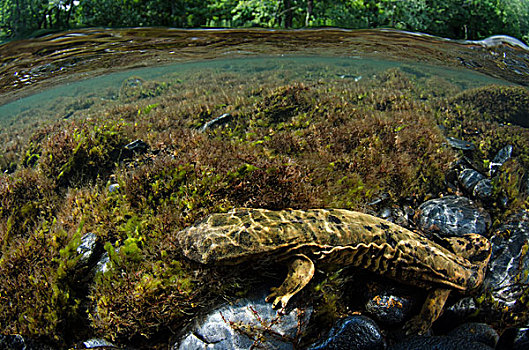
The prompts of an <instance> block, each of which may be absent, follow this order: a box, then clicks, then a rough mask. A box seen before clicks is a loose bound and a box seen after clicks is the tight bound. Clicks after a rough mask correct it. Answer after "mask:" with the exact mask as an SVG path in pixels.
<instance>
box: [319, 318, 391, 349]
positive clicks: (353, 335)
mask: <svg viewBox="0 0 529 350" xmlns="http://www.w3.org/2000/svg"><path fill="white" fill-rule="evenodd" d="M323 349H325V350H342V349H343V350H346V349H347V350H378V349H381V350H382V349H386V341H385V340H384V337H383V336H382V333H381V331H380V328H378V326H377V324H376V323H375V322H374V321H373V320H372V319H370V318H368V317H366V316H361V315H354V316H350V317H347V318H343V319H341V320H338V321H337V322H336V324H335V325H334V327H333V328H332V329H331V330H330V332H329V334H328V335H327V336H326V337H325V339H324V340H322V341H321V342H319V343H317V344H314V345H312V346H311V347H309V350H323Z"/></svg>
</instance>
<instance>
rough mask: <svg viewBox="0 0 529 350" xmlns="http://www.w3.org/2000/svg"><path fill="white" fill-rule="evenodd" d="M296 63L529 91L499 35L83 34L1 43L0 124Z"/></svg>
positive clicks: (527, 66) (521, 56)
mask: <svg viewBox="0 0 529 350" xmlns="http://www.w3.org/2000/svg"><path fill="white" fill-rule="evenodd" d="M296 60H301V61H300V64H302V65H304V66H305V67H306V72H307V74H306V75H305V76H299V75H298V76H297V77H296V79H298V80H300V81H303V80H307V79H313V78H315V77H316V76H315V75H314V74H313V75H312V76H310V74H309V73H310V72H311V71H315V70H318V69H321V64H322V62H323V63H325V67H326V68H325V69H326V70H327V71H328V70H329V69H330V70H333V72H334V73H335V74H336V75H337V76H343V77H344V78H350V77H351V76H354V77H353V78H355V77H356V79H361V78H362V77H366V74H369V73H372V72H376V71H377V70H378V71H380V70H383V69H386V68H388V67H392V66H393V67H396V66H402V65H406V67H407V68H408V70H412V71H414V72H415V74H416V75H417V74H419V75H420V74H423V72H424V71H425V70H427V71H428V72H429V74H430V75H438V76H445V77H449V76H452V77H459V80H460V81H462V82H464V81H466V82H468V85H469V86H466V87H472V86H476V85H482V84H487V83H493V82H496V83H508V84H520V85H524V86H527V85H529V78H528V77H529V48H528V47H527V46H525V45H524V44H523V43H521V42H519V41H518V40H516V39H514V38H510V37H504V36H497V37H491V38H488V39H485V40H482V41H454V40H448V39H443V38H438V37H433V36H429V35H425V34H419V33H409V32H402V31H394V30H357V31H351V30H339V29H320V30H297V31H282V30H249V29H245V30H177V29H161V28H131V29H85V30H77V31H70V32H65V33H59V34H53V35H48V36H45V37H42V38H35V39H28V40H22V41H14V42H9V43H5V44H3V45H1V46H0V91H1V93H0V104H1V106H0V120H4V121H5V120H6V119H12V118H16V117H17V116H18V115H19V114H20V113H21V112H24V111H26V112H30V111H28V109H32V108H36V109H38V110H39V111H40V112H42V111H43V108H45V105H49V103H50V101H51V100H53V99H56V98H58V97H64V96H82V95H83V94H85V95H88V94H90V93H93V92H94V91H102V90H103V89H109V88H115V89H116V88H119V86H120V85H121V84H122V82H123V81H124V80H125V79H127V78H128V77H130V76H141V77H142V78H143V79H163V77H164V76H165V77H166V76H167V75H168V74H172V73H174V74H177V73H178V72H182V71H185V70H195V71H200V70H201V69H204V68H205V67H207V68H212V67H216V71H217V72H219V71H230V70H240V69H241V67H243V68H244V69H245V70H246V71H247V74H248V75H252V73H253V72H261V71H262V70H263V69H267V70H271V71H274V70H282V69H283V70H285V64H287V65H288V64H293V65H294V66H296V63H295V61H296ZM315 64H318V65H319V67H318V68H315ZM252 67H253V68H252ZM311 67H312V68H311ZM320 73H321V71H320ZM287 78H288V79H291V78H293V77H292V76H288V75H285V79H287ZM316 78H317V77H316ZM487 78H488V79H487ZM470 85H472V86H470ZM464 87H465V86H464ZM43 103H44V104H43ZM4 127H6V126H5V125H4Z"/></svg>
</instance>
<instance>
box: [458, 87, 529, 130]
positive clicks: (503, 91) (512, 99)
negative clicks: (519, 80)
mask: <svg viewBox="0 0 529 350" xmlns="http://www.w3.org/2000/svg"><path fill="white" fill-rule="evenodd" d="M451 102H452V103H456V104H462V105H470V106H471V107H473V108H474V109H476V110H477V111H478V112H480V113H481V114H483V115H485V116H486V117H488V118H491V119H492V120H493V121H496V122H500V123H512V124H517V125H520V126H523V127H526V128H528V127H529V91H528V90H527V89H525V88H523V87H520V86H501V85H488V86H484V87H480V88H476V89H471V90H467V91H464V92H462V93H460V94H458V95H456V96H455V97H454V98H453V99H452V101H451Z"/></svg>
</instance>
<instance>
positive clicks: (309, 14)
mask: <svg viewBox="0 0 529 350" xmlns="http://www.w3.org/2000/svg"><path fill="white" fill-rule="evenodd" d="M312 11H314V0H307V17H306V18H305V27H308V26H309V24H310V18H311V17H312Z"/></svg>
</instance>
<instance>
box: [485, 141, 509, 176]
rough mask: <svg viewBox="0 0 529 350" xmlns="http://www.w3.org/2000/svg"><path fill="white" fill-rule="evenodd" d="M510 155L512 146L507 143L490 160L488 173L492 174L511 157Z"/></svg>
mask: <svg viewBox="0 0 529 350" xmlns="http://www.w3.org/2000/svg"><path fill="white" fill-rule="evenodd" d="M511 155H512V146H511V145H508V146H505V147H503V148H502V149H501V150H499V152H498V153H497V154H496V156H495V157H494V159H493V160H492V162H491V163H490V166H489V167H490V174H491V175H494V174H495V173H496V172H497V171H498V169H499V168H500V167H501V166H502V165H503V163H505V162H506V161H508V160H509V159H510V158H511Z"/></svg>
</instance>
